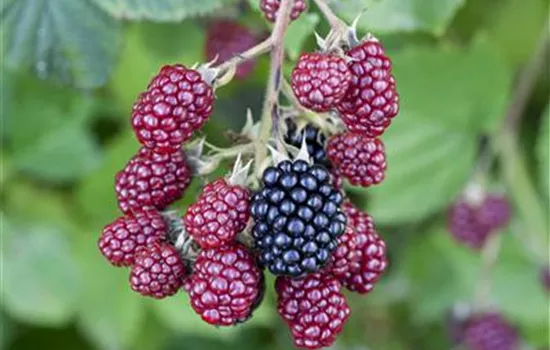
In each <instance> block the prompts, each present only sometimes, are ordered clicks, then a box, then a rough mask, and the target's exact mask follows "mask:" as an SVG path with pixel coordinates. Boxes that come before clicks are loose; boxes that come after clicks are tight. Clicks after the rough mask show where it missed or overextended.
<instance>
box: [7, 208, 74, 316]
mask: <svg viewBox="0 0 550 350" xmlns="http://www.w3.org/2000/svg"><path fill="white" fill-rule="evenodd" d="M2 222H3V227H4V230H2V231H3V232H2V234H3V241H2V263H3V276H2V278H3V280H2V283H1V286H0V288H1V292H2V298H1V300H2V305H3V307H4V308H5V309H6V310H7V312H9V314H10V315H11V316H13V317H14V318H16V319H18V320H19V321H22V322H25V323H31V324H37V325H44V326H45V325H49V326H51V325H62V324H65V323H67V322H68V321H69V320H70V319H71V318H72V316H73V314H74V312H75V310H76V307H77V301H78V296H79V292H80V285H79V282H80V280H79V276H81V274H80V271H79V270H78V266H77V264H76V262H75V258H74V256H73V254H72V253H71V250H70V245H69V242H68V241H67V239H66V238H65V236H64V235H63V234H62V232H61V231H60V230H59V229H57V228H56V227H54V226H45V225H37V224H34V223H33V224H30V223H28V222H24V223H21V224H19V223H17V222H12V223H8V224H7V225H6V217H2Z"/></svg>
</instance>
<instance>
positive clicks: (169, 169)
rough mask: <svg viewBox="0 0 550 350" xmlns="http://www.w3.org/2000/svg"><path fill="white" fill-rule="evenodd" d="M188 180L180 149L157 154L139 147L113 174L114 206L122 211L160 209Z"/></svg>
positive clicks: (165, 205) (189, 177)
mask: <svg viewBox="0 0 550 350" xmlns="http://www.w3.org/2000/svg"><path fill="white" fill-rule="evenodd" d="M190 182H191V169H190V168H189V167H188V165H187V162H186V159H185V156H184V154H183V152H182V151H179V150H178V151H175V152H172V153H167V154H161V153H156V152H154V151H151V150H149V149H147V148H145V147H143V148H141V149H140V150H139V152H138V154H137V155H135V156H134V157H133V158H132V159H130V161H129V162H128V164H126V166H125V167H124V169H123V170H121V171H119V172H118V173H117V175H116V180H115V191H116V195H117V199H118V206H119V208H120V210H121V211H122V212H123V213H125V214H130V213H132V212H135V211H140V210H142V209H143V208H156V209H159V210H162V209H164V208H166V207H167V206H168V205H170V204H171V203H173V202H174V201H176V200H178V199H179V198H180V197H181V196H182V195H183V192H184V190H185V189H186V188H187V186H189V183H190Z"/></svg>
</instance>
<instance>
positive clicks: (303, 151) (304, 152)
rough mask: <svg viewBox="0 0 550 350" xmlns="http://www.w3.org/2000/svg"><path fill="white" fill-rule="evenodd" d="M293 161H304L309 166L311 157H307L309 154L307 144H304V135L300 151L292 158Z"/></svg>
mask: <svg viewBox="0 0 550 350" xmlns="http://www.w3.org/2000/svg"><path fill="white" fill-rule="evenodd" d="M294 159H295V160H298V159H299V160H305V161H306V162H308V163H309V164H311V157H310V155H309V152H308V150H307V142H306V134H305V133H304V136H303V137H302V144H301V145H300V151H299V152H298V154H297V155H296V157H295V158H294Z"/></svg>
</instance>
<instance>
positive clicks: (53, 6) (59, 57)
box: [1, 0, 119, 88]
mask: <svg viewBox="0 0 550 350" xmlns="http://www.w3.org/2000/svg"><path fill="white" fill-rule="evenodd" d="M1 21H2V26H1V35H2V39H3V42H4V43H5V51H4V52H5V56H4V58H5V63H6V64H7V65H8V66H9V67H11V68H14V69H19V68H24V69H29V68H33V69H34V70H35V71H36V72H37V74H38V76H39V77H41V78H46V77H50V76H51V77H54V78H55V79H57V80H61V81H63V82H65V83H69V82H70V83H73V84H74V85H76V86H78V87H82V88H90V87H95V86H99V85H102V84H104V83H105V81H106V80H107V76H108V74H109V73H110V72H111V70H112V68H113V65H114V61H115V58H116V55H117V49H118V43H119V23H118V22H117V21H116V20H115V19H113V18H111V17H109V16H108V15H107V14H105V13H103V11H101V10H100V9H98V8H97V7H95V6H94V5H92V4H91V3H90V2H89V1H88V0H49V1H36V0H6V1H4V2H3V6H2V15H1ZM3 49H4V48H3Z"/></svg>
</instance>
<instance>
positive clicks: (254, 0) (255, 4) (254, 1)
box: [248, 0, 260, 11]
mask: <svg viewBox="0 0 550 350" xmlns="http://www.w3.org/2000/svg"><path fill="white" fill-rule="evenodd" d="M248 5H250V8H252V9H253V10H255V11H260V2H259V1H258V0H248Z"/></svg>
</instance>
